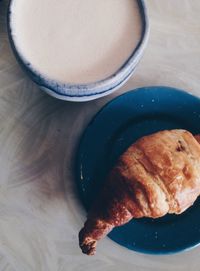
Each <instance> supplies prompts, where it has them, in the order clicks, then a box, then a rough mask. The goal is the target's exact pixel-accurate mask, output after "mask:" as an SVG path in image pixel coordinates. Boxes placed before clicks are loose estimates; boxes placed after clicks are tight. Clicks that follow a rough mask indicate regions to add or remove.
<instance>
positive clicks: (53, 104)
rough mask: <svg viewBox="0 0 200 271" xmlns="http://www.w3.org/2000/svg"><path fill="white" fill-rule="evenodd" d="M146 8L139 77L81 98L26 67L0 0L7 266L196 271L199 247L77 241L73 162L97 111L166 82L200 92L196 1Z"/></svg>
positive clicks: (3, 260) (173, 0)
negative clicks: (59, 95) (48, 87)
mask: <svg viewBox="0 0 200 271" xmlns="http://www.w3.org/2000/svg"><path fill="white" fill-rule="evenodd" d="M147 6H148V10H149V16H150V22H151V34H150V40H149V45H148V48H147V50H146V52H145V55H144V57H143V59H142V61H141V62H140V64H139V66H138V68H137V70H136V72H135V74H134V76H132V78H131V79H130V80H129V82H128V83H127V84H126V85H125V86H124V87H123V88H122V89H120V90H119V91H117V92H116V93H115V94H113V95H110V96H108V97H106V98H102V99H100V100H97V101H93V102H88V103H82V104H77V103H68V102H62V101H59V100H56V99H53V98H51V97H50V96H47V95H46V94H44V93H43V92H42V91H40V90H39V89H38V87H37V86H36V85H34V84H33V83H32V82H31V81H30V80H29V79H28V78H27V76H26V75H25V74H24V73H23V72H22V71H21V69H20V68H19V66H18V64H17V63H16V60H15V58H14V56H13V54H12V52H11V50H10V47H9V45H8V39H7V34H6V24H5V13H6V0H3V3H0V165H1V170H0V270H1V271H3V270H4V271H13V270H17V271H29V270H34V271H40V270H41V271H47V270H48V271H51V270H52V271H71V270H74V271H82V270H87V271H90V270H96V271H100V270H105V271H114V270H115V271H121V270H127V271H129V270H130V271H133V270H137V271H155V270H162V271H164V270H176V271H178V270H181V271H184V270H185V271H186V270H190V271H197V270H199V254H200V247H199V248H195V249H193V250H191V251H189V252H184V253H180V254H177V255H172V256H148V255H142V254H138V253H135V252H132V251H129V250H127V249H125V248H123V247H120V246H119V245H117V244H115V243H114V242H112V241H111V240H109V239H108V238H105V239H104V240H103V241H101V242H100V243H99V246H98V252H97V254H96V256H94V257H88V256H85V255H83V254H82V253H81V251H80V249H79V247H78V240H77V234H78V231H79V230H80V228H81V226H82V225H83V222H84V220H85V212H84V210H83V207H82V205H81V204H80V202H79V199H78V197H77V192H76V187H75V182H74V178H73V161H74V156H75V148H76V146H77V143H78V141H79V139H80V135H81V133H82V132H83V129H84V128H85V127H86V125H87V123H88V122H89V120H90V119H91V118H92V116H93V115H94V114H95V113H96V112H97V111H98V110H99V109H100V108H101V107H102V105H104V104H105V103H106V102H107V101H108V100H110V99H112V98H113V97H115V96H117V95H119V94H120V93H123V92H125V91H127V90H130V89H134V88H136V87H139V86H149V85H167V86H173V87H178V88H182V89H186V90H189V91H191V92H193V93H194V94H196V95H199V96H200V16H199V14H200V1H199V0H192V1H191V0H165V1H164V0H148V1H147ZM65 187H66V189H65Z"/></svg>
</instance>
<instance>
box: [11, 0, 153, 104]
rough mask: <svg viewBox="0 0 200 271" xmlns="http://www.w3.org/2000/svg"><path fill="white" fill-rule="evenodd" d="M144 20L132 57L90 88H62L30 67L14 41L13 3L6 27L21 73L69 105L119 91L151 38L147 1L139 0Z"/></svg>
mask: <svg viewBox="0 0 200 271" xmlns="http://www.w3.org/2000/svg"><path fill="white" fill-rule="evenodd" d="M137 2H138V6H139V10H140V14H141V19H142V34H141V38H140V41H139V43H138V45H137V47H136V48H135V50H134V51H133V53H132V55H131V56H130V57H129V59H127V60H126V62H125V63H124V64H123V66H122V67H120V68H119V70H118V71H117V72H116V73H115V74H113V75H111V76H109V77H108V78H106V79H104V80H100V81H97V82H95V83H89V84H63V83H60V82H57V81H55V80H50V79H47V78H46V77H45V76H43V75H42V74H40V73H39V72H37V71H35V70H34V69H33V68H32V66H31V64H30V63H29V62H28V61H27V60H26V59H25V58H24V57H23V55H22V54H21V53H20V52H19V50H18V49H17V47H16V45H15V41H14V38H13V34H12V27H11V17H12V12H11V6H12V3H13V0H10V4H9V8H8V15H7V24H8V35H9V41H10V44H11V48H12V50H13V52H14V55H15V57H16V59H17V61H18V62H19V64H20V66H21V67H22V69H23V70H24V71H25V72H26V73H27V74H28V76H30V78H31V79H32V80H33V81H34V82H35V83H36V84H37V85H38V86H39V87H40V88H41V89H42V90H44V91H45V92H47V93H48V94H50V95H51V96H53V97H55V98H58V99H61V100H67V101H76V102H83V101H89V100H94V99H97V98H100V97H102V96H106V95H108V94H110V93H112V92H114V91H115V90H117V89H118V88H120V87H121V86H122V85H123V84H124V83H125V82H126V81H127V80H128V79H129V78H130V76H131V75H132V74H133V72H134V69H135V67H136V66H137V64H138V62H139V60H140V59H141V57H142V54H143V52H144V49H145V47H146V45H147V41H148V36H149V23H148V16H147V10H146V6H145V2H144V0H137Z"/></svg>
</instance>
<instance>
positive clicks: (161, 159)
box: [79, 130, 200, 254]
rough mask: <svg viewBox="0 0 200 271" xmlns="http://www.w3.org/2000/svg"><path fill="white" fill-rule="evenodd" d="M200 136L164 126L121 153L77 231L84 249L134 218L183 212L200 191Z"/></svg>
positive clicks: (88, 251)
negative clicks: (84, 221)
mask: <svg viewBox="0 0 200 271" xmlns="http://www.w3.org/2000/svg"><path fill="white" fill-rule="evenodd" d="M198 142H200V136H197V137H196V139H195V138H194V137H193V135H192V134H191V133H189V132H188V131H185V130H171V131H161V132H158V133H155V134H153V135H149V136H145V137H143V138H141V139H139V140H138V141H137V142H136V143H135V144H133V145H131V146H130V147H129V148H128V149H127V151H126V152H125V153H124V154H123V155H122V156H121V157H120V158H119V161H118V163H117V164H116V166H115V167H114V168H113V170H112V171H111V173H110V174H109V176H108V179H107V181H106V184H105V187H104V189H103V191H102V193H101V194H100V195H99V198H98V199H97V201H96V203H95V205H94V206H93V208H92V210H91V211H90V213H89V215H88V219H87V221H86V223H85V226H84V228H83V229H82V230H81V232H80V235H79V240H80V246H81V248H82V250H83V252H84V253H86V254H94V252H95V247H96V241H97V240H99V239H101V238H102V237H104V236H105V235H106V234H107V233H108V232H109V231H111V230H112V229H113V227H115V226H120V225H123V224H125V223H127V222H128V221H129V220H130V219H132V218H139V217H152V218H156V217H161V216H163V215H165V214H167V213H176V214H179V213H182V212H183V211H184V210H185V209H187V208H188V207H190V206H191V205H192V204H193V203H194V201H195V200H196V198H197V197H198V196H199V194H200V144H199V143H198Z"/></svg>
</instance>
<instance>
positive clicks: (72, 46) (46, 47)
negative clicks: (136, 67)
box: [11, 0, 142, 83]
mask: <svg viewBox="0 0 200 271" xmlns="http://www.w3.org/2000/svg"><path fill="white" fill-rule="evenodd" d="M11 12H12V16H11V28H12V35H13V38H14V42H15V46H16V47H17V49H18V51H19V52H20V54H21V55H23V57H24V58H25V59H26V60H27V61H28V62H29V63H30V64H31V66H32V68H34V69H35V70H37V71H38V72H39V73H41V74H42V75H44V76H46V77H47V78H50V79H54V80H56V81H59V82H62V83H89V82H95V81H98V80H101V79H105V78H107V77H108V76H110V75H112V74H113V73H114V72H116V71H117V70H118V69H119V68H120V67H121V66H122V65H123V64H124V62H125V61H126V60H127V58H128V57H129V56H130V55H131V53H132V52H133V50H134V48H135V47H136V46H137V44H138V42H139V40H140V37H141V28H142V27H141V18H140V13H139V7H138V4H137V1H136V0H13V2H12V5H11Z"/></svg>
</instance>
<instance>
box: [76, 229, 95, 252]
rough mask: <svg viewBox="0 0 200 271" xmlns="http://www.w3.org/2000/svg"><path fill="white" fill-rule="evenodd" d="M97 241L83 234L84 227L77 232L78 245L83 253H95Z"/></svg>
mask: <svg viewBox="0 0 200 271" xmlns="http://www.w3.org/2000/svg"><path fill="white" fill-rule="evenodd" d="M96 244H97V241H96V240H94V239H93V238H91V237H89V236H87V235H86V236H85V234H84V229H82V230H81V231H80V232H79V246H80V248H81V250H82V252H83V253H84V254H87V255H89V256H93V255H95V253H96Z"/></svg>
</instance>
